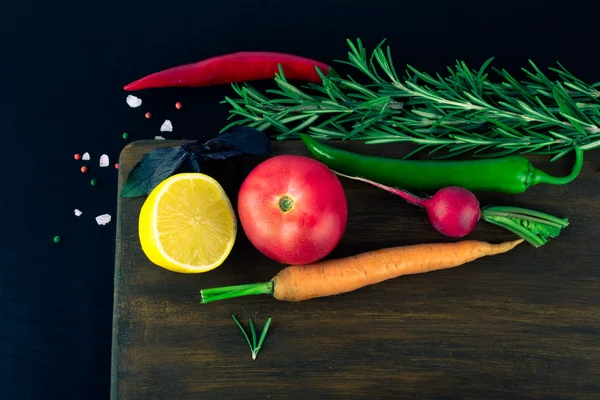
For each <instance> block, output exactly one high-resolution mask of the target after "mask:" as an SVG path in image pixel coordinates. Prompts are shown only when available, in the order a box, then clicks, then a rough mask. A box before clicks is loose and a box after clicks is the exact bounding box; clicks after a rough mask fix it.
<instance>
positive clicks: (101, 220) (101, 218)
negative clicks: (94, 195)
mask: <svg viewBox="0 0 600 400" xmlns="http://www.w3.org/2000/svg"><path fill="white" fill-rule="evenodd" d="M96 222H97V223H98V225H106V224H108V223H109V222H110V214H102V215H98V216H97V217H96Z"/></svg>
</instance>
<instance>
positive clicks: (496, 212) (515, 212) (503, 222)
mask: <svg viewBox="0 0 600 400" xmlns="http://www.w3.org/2000/svg"><path fill="white" fill-rule="evenodd" d="M482 218H483V219H484V220H485V221H487V222H489V223H491V224H494V225H498V226H501V227H503V228H505V229H507V230H509V231H511V232H513V233H515V234H516V235H518V236H519V237H521V238H523V239H525V240H526V241H527V242H529V243H530V244H531V245H533V246H534V247H540V246H542V245H544V244H546V243H547V242H548V239H549V238H553V237H556V236H558V235H559V234H560V231H561V230H562V229H563V228H565V227H566V226H568V225H569V222H568V220H567V219H560V218H557V217H555V216H552V215H550V214H546V213H542V212H539V211H534V210H528V209H525V208H520V207H485V208H483V209H482Z"/></svg>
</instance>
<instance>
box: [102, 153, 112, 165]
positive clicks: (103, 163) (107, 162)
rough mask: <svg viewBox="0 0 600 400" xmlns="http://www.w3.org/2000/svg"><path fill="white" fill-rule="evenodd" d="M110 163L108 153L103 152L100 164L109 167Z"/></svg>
mask: <svg viewBox="0 0 600 400" xmlns="http://www.w3.org/2000/svg"><path fill="white" fill-rule="evenodd" d="M108 164H110V161H109V160H108V156H107V155H106V154H102V155H101V156H100V166H101V167H108Z"/></svg>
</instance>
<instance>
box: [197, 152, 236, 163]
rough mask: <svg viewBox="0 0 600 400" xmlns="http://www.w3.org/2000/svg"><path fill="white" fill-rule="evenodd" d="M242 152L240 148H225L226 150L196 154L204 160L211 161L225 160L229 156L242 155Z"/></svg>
mask: <svg viewBox="0 0 600 400" xmlns="http://www.w3.org/2000/svg"><path fill="white" fill-rule="evenodd" d="M242 154H244V153H242V152H241V151H239V150H225V151H217V152H215V153H202V154H198V155H194V156H195V157H197V158H198V159H200V160H202V161H210V160H225V159H227V158H231V157H235V156H240V155H242Z"/></svg>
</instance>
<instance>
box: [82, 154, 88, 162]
mask: <svg viewBox="0 0 600 400" xmlns="http://www.w3.org/2000/svg"><path fill="white" fill-rule="evenodd" d="M81 159H82V160H83V161H89V160H90V153H83V156H81Z"/></svg>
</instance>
